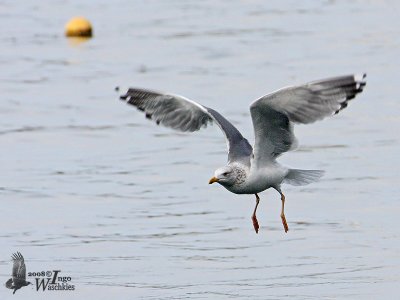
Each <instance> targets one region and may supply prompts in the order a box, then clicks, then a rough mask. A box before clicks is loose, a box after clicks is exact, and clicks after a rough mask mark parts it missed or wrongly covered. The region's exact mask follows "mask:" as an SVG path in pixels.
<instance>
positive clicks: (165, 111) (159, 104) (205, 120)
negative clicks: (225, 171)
mask: <svg viewBox="0 0 400 300" xmlns="http://www.w3.org/2000/svg"><path fill="white" fill-rule="evenodd" d="M120 98H121V99H122V100H124V101H126V103H128V104H131V105H133V106H136V107H137V108H138V109H139V110H140V111H143V112H144V113H145V115H146V118H148V119H151V120H154V121H155V122H156V123H157V124H161V125H164V126H166V127H170V128H173V129H175V130H179V131H189V132H193V131H197V130H199V129H201V128H202V127H207V125H208V124H211V123H213V122H215V123H217V125H218V126H219V127H220V128H221V130H222V132H223V133H224V135H225V137H226V140H227V144H228V152H229V153H228V161H230V162H232V161H239V160H240V161H244V162H249V158H250V156H251V154H252V151H253V149H252V147H251V145H250V144H249V142H248V141H247V140H246V139H245V138H244V137H243V136H242V134H241V133H240V132H239V130H237V129H236V127H235V126H233V125H232V123H230V122H229V121H228V120H226V119H225V118H224V117H223V116H222V115H221V114H219V113H218V112H217V111H215V110H213V109H211V108H207V107H205V106H202V105H200V104H198V103H196V102H194V101H192V100H189V99H187V98H185V97H182V96H178V95H172V94H166V93H160V92H155V91H150V90H147V89H137V88H130V89H129V90H128V91H127V93H126V94H125V95H122V96H121V97H120Z"/></svg>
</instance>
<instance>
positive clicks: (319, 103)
mask: <svg viewBox="0 0 400 300" xmlns="http://www.w3.org/2000/svg"><path fill="white" fill-rule="evenodd" d="M365 77H366V74H363V75H360V76H358V75H349V76H340V77H334V78H328V79H324V80H319V81H314V82H310V83H307V84H305V85H301V86H293V87H287V88H283V89H280V90H278V91H276V92H274V93H271V94H268V95H266V96H264V97H261V98H260V99H258V100H256V101H255V102H253V103H252V104H251V106H250V112H251V117H252V119H253V126H254V134H255V145H254V157H255V159H256V160H257V162H258V163H261V164H262V163H263V162H267V161H270V160H272V159H274V158H276V157H277V156H279V155H280V154H282V153H284V152H286V151H289V150H290V149H291V148H292V147H293V145H294V144H295V141H296V139H295V137H294V134H293V123H301V124H309V123H313V122H315V121H317V120H321V119H323V118H325V117H327V116H330V115H333V114H337V113H338V112H339V111H341V110H342V109H344V108H346V107H347V105H348V102H349V101H350V100H351V99H353V98H354V97H355V96H356V95H357V94H358V93H361V92H362V90H363V88H364V86H365V84H366V82H365V80H364V79H365Z"/></svg>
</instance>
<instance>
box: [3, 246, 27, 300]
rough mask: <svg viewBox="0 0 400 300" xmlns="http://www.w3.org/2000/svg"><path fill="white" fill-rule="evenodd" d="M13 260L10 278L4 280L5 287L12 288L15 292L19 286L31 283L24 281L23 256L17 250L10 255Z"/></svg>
mask: <svg viewBox="0 0 400 300" xmlns="http://www.w3.org/2000/svg"><path fill="white" fill-rule="evenodd" d="M11 258H12V260H13V268H12V275H11V276H12V278H10V279H8V280H7V282H6V287H7V288H9V289H13V290H14V292H13V294H15V292H16V291H17V290H19V289H20V288H22V287H24V286H27V285H29V284H32V283H31V282H29V281H26V280H25V279H26V267H25V262H24V257H23V256H22V254H21V253H19V252H17V253H14V254H13V255H12V256H11Z"/></svg>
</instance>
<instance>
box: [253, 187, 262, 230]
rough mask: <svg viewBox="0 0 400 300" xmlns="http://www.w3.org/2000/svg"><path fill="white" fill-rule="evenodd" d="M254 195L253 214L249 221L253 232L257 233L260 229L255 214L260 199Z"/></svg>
mask: <svg viewBox="0 0 400 300" xmlns="http://www.w3.org/2000/svg"><path fill="white" fill-rule="evenodd" d="M255 195H256V207H254V212H253V215H252V216H251V220H252V221H253V226H254V230H255V231H256V233H258V229H259V228H260V225H258V221H257V216H256V212H257V207H258V203H260V197H258V195H257V194H255Z"/></svg>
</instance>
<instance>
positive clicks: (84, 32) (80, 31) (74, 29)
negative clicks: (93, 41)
mask: <svg viewBox="0 0 400 300" xmlns="http://www.w3.org/2000/svg"><path fill="white" fill-rule="evenodd" d="M65 35H66V36H68V37H91V36H92V35H93V30H92V25H91V24H90V22H89V21H88V20H87V19H85V18H83V17H76V18H72V19H71V20H70V21H69V22H68V23H67V25H65Z"/></svg>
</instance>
